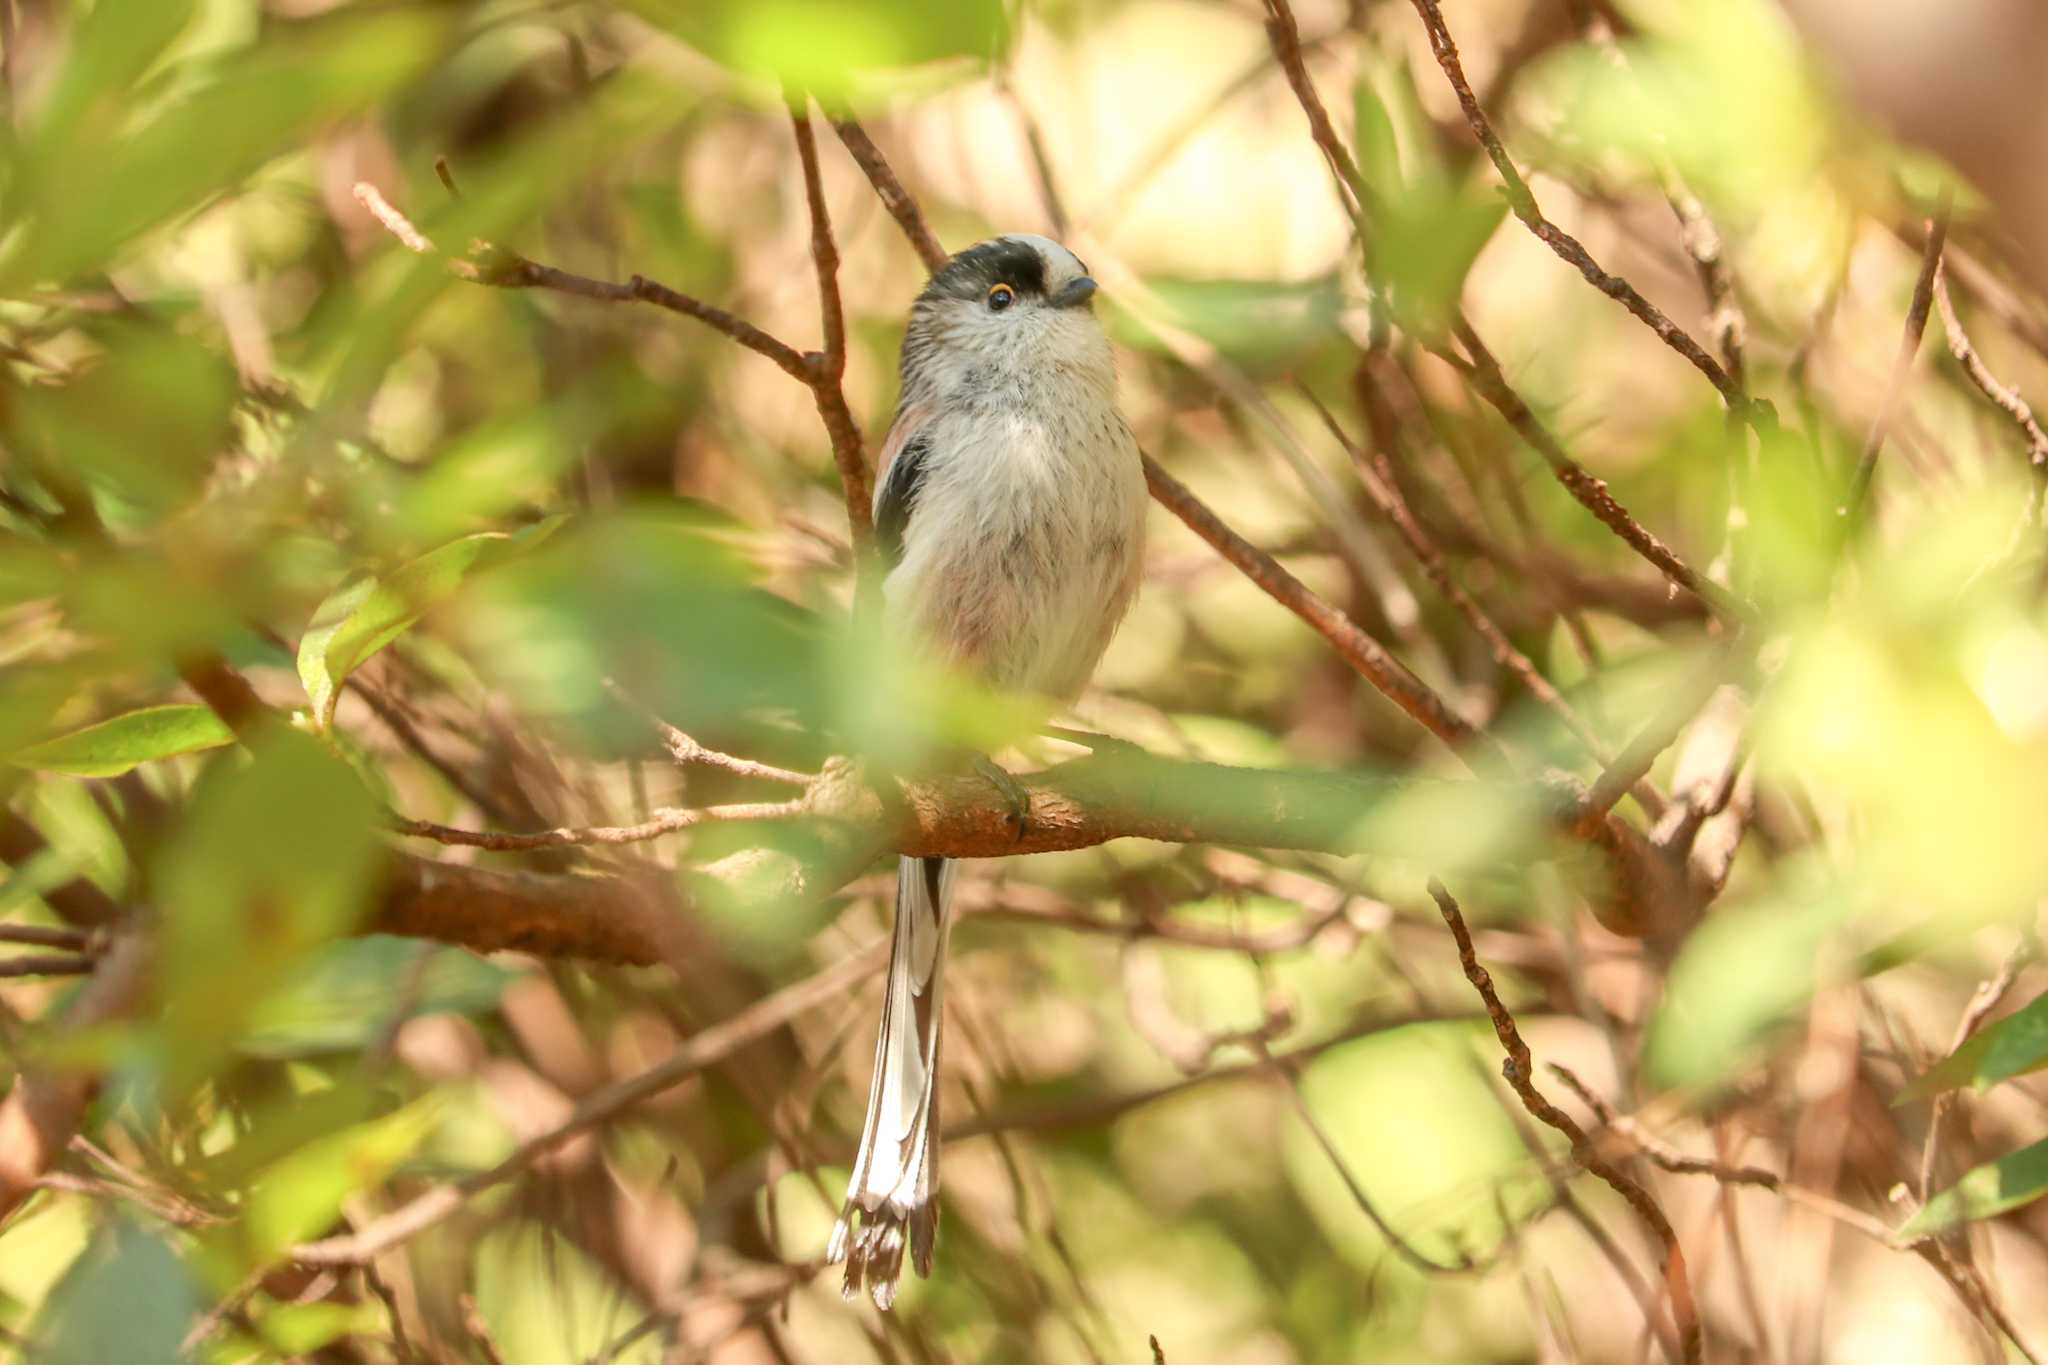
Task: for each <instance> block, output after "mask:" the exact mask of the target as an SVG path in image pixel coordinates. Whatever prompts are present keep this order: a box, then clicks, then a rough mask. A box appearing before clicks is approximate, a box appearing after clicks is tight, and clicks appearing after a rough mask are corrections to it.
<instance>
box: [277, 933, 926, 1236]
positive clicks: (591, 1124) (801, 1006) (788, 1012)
mask: <svg viewBox="0 0 2048 1365" xmlns="http://www.w3.org/2000/svg"><path fill="white" fill-rule="evenodd" d="M885 948H886V944H884V943H880V942H877V943H872V944H869V945H868V946H867V947H866V948H864V949H862V950H860V951H859V952H856V953H854V954H852V955H851V956H849V957H846V958H843V959H841V960H840V961H839V962H836V963H834V964H833V965H832V966H830V967H827V968H826V969H825V970H824V971H822V972H819V973H817V974H816V975H815V976H812V977H809V978H808V979H806V980H803V981H799V982H797V983H796V984H795V985H793V986H785V987H784V988H783V989H781V990H779V991H777V992H776V993H775V994H773V995H770V996H768V997H767V998H765V999H763V1000H760V1001H757V1002H756V1003H755V1004H753V1005H751V1006H749V1007H748V1008H747V1009H745V1010H742V1011H741V1012H740V1013H739V1014H736V1015H734V1016H733V1017H732V1018H730V1019H728V1020H726V1021H725V1022H723V1023H720V1024H714V1025H712V1026H711V1027H710V1028H707V1029H704V1030H703V1031H701V1032H699V1033H697V1034H696V1035H694V1036H693V1037H691V1038H690V1039H688V1040H687V1041H686V1042H684V1043H683V1044H682V1045H681V1046H680V1047H678V1048H677V1049H676V1050H675V1051H674V1052H673V1053H671V1054H669V1056H668V1057H667V1058H665V1059H664V1060H662V1061H661V1062H658V1063H656V1064H655V1065H654V1066H652V1067H649V1068H648V1069H647V1070H645V1071H643V1072H641V1073H640V1074H638V1075H636V1076H631V1077H628V1078H627V1079H625V1080H622V1081H615V1082H613V1083H612V1084H610V1085H608V1086H605V1087H604V1088H603V1089H601V1090H597V1091H594V1092H592V1093H591V1094H590V1095H588V1096H586V1097H584V1099H583V1101H582V1102H581V1103H580V1104H578V1105H577V1106H576V1108H575V1110H574V1111H573V1112H572V1113H571V1114H570V1115H569V1117H568V1118H567V1119H565V1120H563V1121H562V1122H561V1123H558V1124H556V1125H555V1126H554V1127H553V1128H550V1129H549V1130H548V1131H547V1132H545V1133H542V1134H541V1135H540V1136H539V1137H536V1138H533V1139H532V1140H530V1141H528V1142H524V1143H522V1144H520V1146H519V1147H518V1148H517V1149H515V1150H514V1151H513V1153H512V1154H511V1155H510V1156H508V1157H506V1158H505V1159H504V1160H503V1161H501V1162H499V1163H498V1164H497V1165H495V1166H493V1167H491V1168H489V1169H488V1170H484V1171H479V1172H477V1173H476V1174H474V1175H470V1176H466V1177H464V1178H463V1179H461V1180H458V1181H455V1182H453V1183H451V1184H447V1185H436V1186H434V1187H433V1188H432V1189H430V1190H428V1191H427V1192H426V1193H425V1194H422V1195H420V1196H419V1197H418V1198H416V1199H414V1200H413V1201H412V1202H411V1203H408V1204H405V1205H402V1206H400V1207H399V1208H397V1209H395V1210H393V1211H392V1212H390V1213H388V1214H386V1215H384V1216H383V1217H381V1218H378V1219H376V1220H374V1221H373V1222H371V1223H369V1224H368V1225H366V1226H365V1227H363V1228H361V1229H359V1230H358V1231H356V1232H353V1233H350V1234H348V1235H346V1236H341V1237H332V1238H329V1239H327V1240H326V1241H322V1242H308V1243H305V1244H303V1245H301V1246H299V1247H297V1248H295V1249H294V1250H293V1251H292V1253H291V1259H292V1260H294V1261H296V1262H298V1263H299V1264H301V1265H361V1264H364V1263H366V1262H368V1261H370V1260H373V1259H374V1258H376V1257H377V1256H380V1255H382V1254H383V1253H384V1252H386V1251H389V1250H391V1249H392V1248H393V1247H395V1246H398V1245H400V1244H401V1243H403V1242H405V1241H407V1240H409V1239H410V1238H412V1237H415V1236H417V1235H419V1234H420V1233H422V1232H424V1231H426V1230H427V1229H428V1228H430V1227H433V1226H434V1225H435V1224H436V1223H439V1222H441V1221H443V1220H444V1219H446V1218H448V1217H449V1216H450V1215H451V1214H454V1213H455V1212H457V1211H458V1210H459V1209H461V1208H462V1206H463V1205H464V1204H465V1203H467V1202H468V1201H469V1200H470V1198H472V1197H473V1196H475V1195H476V1194H478V1193H480V1192H481V1191H483V1190H487V1189H489V1188H491V1187H492V1186H494V1185H501V1184H503V1183H504V1182H505V1181H507V1180H510V1179H512V1178H513V1177H515V1176H517V1175H520V1174H521V1173H523V1172H524V1171H526V1170H527V1169H528V1168H530V1167H531V1166H532V1165H533V1164H534V1163H535V1162H537V1161H539V1160H540V1159H541V1158H542V1157H544V1156H546V1155H547V1154H548V1153H549V1152H552V1151H553V1150H555V1149H556V1148H557V1147H559V1146H561V1145H562V1144H563V1143H565V1142H567V1141H568V1140H569V1139H570V1138H573V1137H575V1136H576V1135H577V1134H579V1133H587V1132H589V1131H590V1130H591V1129H593V1128H597V1127H599V1126H601V1125H603V1124H604V1123H606V1122H607V1121H609V1120H610V1119H612V1118H614V1117H616V1116H617V1115H619V1114H621V1113H623V1112H625V1111H626V1110H628V1109H630V1108H632V1107H633V1106H634V1105H636V1104H639V1103H640V1102H641V1101H643V1100H647V1099H651V1098H652V1097H654V1096H655V1095H658V1094H660V1093H661V1092H662V1091H664V1090H667V1089H669V1088H671V1087H673V1086H675V1085H678V1084H680V1083H681V1082H683V1081H684V1080H687V1079H688V1078H689V1077H691V1076H694V1075H695V1074H697V1073H698V1072H699V1071H702V1070H704V1069H705V1068H706V1067H709V1066H713V1065H716V1064H717V1063H718V1062H720V1061H723V1060H724V1059H726V1058H727V1057H730V1056H732V1055H733V1054H734V1053H735V1052H737V1051H739V1050H740V1049H741V1048H743V1047H745V1046H746V1045H747V1044H749V1043H751V1042H754V1041H755V1040H756V1039H759V1038H764V1037H766V1036H768V1035H769V1034H771V1033H773V1032H775V1031H776V1030H777V1029H779V1028H781V1027H782V1026H783V1025H785V1024H787V1023H789V1021H790V1020H792V1019H794V1018H796V1017H797V1016H798V1015H800V1014H802V1013H804V1012H805V1011H806V1010H809V1009H812V1008H815V1007H816V1006H818V1005H821V1004H824V1003H825V1002H826V1001H828V1000H833V999H837V998H839V997H841V996H843V995H844V994H845V993H846V992H847V990H848V989H850V988H851V987H852V986H853V985H854V983H856V982H858V981H860V980H861V979H862V978H864V977H866V976H868V975H869V974H871V973H872V972H873V971H874V970H875V969H876V968H877V967H878V966H880V965H881V962H882V959H883V956H884V950H885Z"/></svg>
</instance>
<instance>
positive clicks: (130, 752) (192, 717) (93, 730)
mask: <svg viewBox="0 0 2048 1365" xmlns="http://www.w3.org/2000/svg"><path fill="white" fill-rule="evenodd" d="M234 738H235V736H234V732H233V731H231V730H229V729H228V727H227V723H226V722H225V721H223V720H221V718H220V717H219V716H217V715H215V714H214V711H213V708H212V707H210V706H195V705H189V704H178V705H171V706H145V707H144V708H142V709H141V710H140V711H130V712H128V713H127V714H125V715H119V716H115V717H113V718H112V719H110V720H103V721H100V722H99V723H98V724H96V725H88V726H86V727H85V728H84V729H83V730H73V731H72V732H71V733H70V734H66V735H57V736H55V737H54V738H51V739H46V740H43V741H41V742H40V743H36V744H31V745H29V746H28V747H26V748H23V749H17V750H15V751H14V752H13V753H12V754H9V755H8V757H7V761H8V762H9V763H11V764H13V765H14V766H15V767H17V768H32V769H35V770H37V771H39V772H48V773H63V774H64V775H66V776H67V777H119V776H120V775H121V774H122V773H125V772H127V771H128V770H129V769H130V768H133V767H134V766H135V765H137V764H138V763H151V762H154V761H156V760H157V759H163V758H175V757H177V756H178V755H179V754H190V753H197V752H198V751H199V750H201V749H217V748H219V747H220V746H221V745H223V744H231V743H233V742H234Z"/></svg>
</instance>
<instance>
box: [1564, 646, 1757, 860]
mask: <svg viewBox="0 0 2048 1365" xmlns="http://www.w3.org/2000/svg"><path fill="white" fill-rule="evenodd" d="M1728 658H1729V656H1728V653H1727V652H1726V651H1723V652H1721V653H1720V654H1719V655H1718V656H1717V657H1716V658H1715V659H1714V660H1713V661H1712V663H1710V664H1709V665H1708V666H1707V667H1706V668H1703V669H1701V670H1699V671H1698V672H1697V673H1695V674H1693V675H1692V676H1691V677H1689V678H1687V679H1686V681H1685V683H1684V684H1683V685H1682V686H1680V687H1678V688H1677V690H1676V691H1674V692H1673V693H1672V695H1671V697H1670V699H1669V700H1668V701H1666V703H1665V704H1664V705H1663V706H1662V707H1660V708H1659V709H1658V711H1657V714H1656V715H1654V716H1652V717H1650V719H1649V720H1647V721H1645V722H1644V723H1643V728H1642V729H1640V730H1638V731H1637V732H1636V735H1635V738H1633V739H1631V740H1630V741H1629V742H1628V744H1627V746H1626V747H1624V748H1623V749H1622V751H1621V753H1620V755H1618V756H1617V757H1616V758H1615V760H1614V761H1613V762H1612V763H1610V764H1609V765H1608V766H1607V769H1606V771H1605V772H1602V773H1601V774H1600V776H1599V777H1598V778H1596V779H1595V780H1594V782H1593V785H1592V787H1591V788H1589V789H1588V790H1587V792H1586V799H1585V800H1584V801H1582V802H1581V803H1580V804H1579V828H1580V829H1582V830H1590V829H1591V828H1592V827H1593V824H1594V823H1595V822H1597V821H1598V820H1599V819H1600V817H1601V816H1603V815H1605V814H1606V813H1607V812H1608V811H1609V810H1611V809H1613V807H1614V803H1615V802H1617V801H1619V800H1621V798H1622V796H1623V795H1624V794H1625V793H1627V792H1629V791H1631V790H1633V789H1634V788H1635V785H1636V783H1638V782H1639V781H1641V780H1642V778H1643V776H1644V775H1645V774H1646V773H1648V772H1649V771H1650V765H1651V764H1653V763H1655V762H1656V761H1657V755H1659V754H1661V753H1663V752H1664V751H1665V750H1666V749H1668V748H1670V747H1671V745H1672V744H1673V743H1674V742H1675V741H1676V740H1677V739H1678V736H1679V733H1680V732H1681V731H1682V730H1684V729H1685V727H1686V726H1687V725H1688V724H1690V723H1691V722H1692V721H1693V720H1694V719H1695V718H1697V717H1698V715H1699V713H1700V711H1701V709H1702V708H1704V707H1705V706H1706V704H1707V703H1708V702H1709V701H1711V700H1713V696H1714V693H1715V691H1716V690H1718V689H1719V688H1720V686H1721V683H1722V681H1723V680H1724V678H1725V677H1726V669H1727V666H1728Z"/></svg>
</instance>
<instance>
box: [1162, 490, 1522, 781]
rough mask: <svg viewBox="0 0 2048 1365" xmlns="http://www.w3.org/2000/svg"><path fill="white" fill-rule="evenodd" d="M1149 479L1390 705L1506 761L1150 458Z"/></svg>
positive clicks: (1440, 734)
mask: <svg viewBox="0 0 2048 1365" xmlns="http://www.w3.org/2000/svg"><path fill="white" fill-rule="evenodd" d="M1145 482H1146V484H1147V485H1148V486H1149V487H1150V488H1151V490H1152V496H1153V497H1154V498H1156V499H1157V500H1158V501H1159V502H1160V503H1161V504H1163V505H1164V506H1165V507H1166V508H1167V510H1169V511H1171V512H1172V513H1173V514H1174V515H1175V516H1177V517H1179V518H1180V519H1181V520H1182V521H1183V522H1185V523H1186V524H1187V526H1188V529H1189V530H1191V531H1193V532H1194V533H1195V534H1196V535H1198V536H1200V537H1201V538H1202V539H1203V540H1205V541H1207V542H1208V543H1209V544H1210V546H1211V547H1213V548H1214V549H1215V550H1216V552H1217V553H1218V554H1220V555H1222V556H1223V557H1224V558H1225V559H1226V560H1229V561H1230V563H1231V564H1232V565H1234V566H1235V567H1236V568H1237V569H1238V571H1239V572H1241V573H1243V574H1244V576H1245V577H1247V578H1249V579H1251V580H1252V581H1253V582H1254V583H1256V584H1258V585H1259V587H1261V588H1262V589H1264V590H1265V591H1266V593H1267V594H1268V595H1269V596H1271V597H1272V598H1273V599H1274V600H1275V601H1277V602H1279V603H1280V604H1281V605H1282V606H1284V607H1286V608H1287V609H1288V610H1289V611H1292V612H1293V613H1294V614H1295V615H1296V616H1299V617H1300V618H1301V619H1302V620H1304V621H1306V622H1307V623H1308V624H1309V625H1310V626H1311V627H1312V628H1314V630H1315V631H1316V633H1317V634H1319V635H1321V636H1322V637H1323V638H1324V639H1325V640H1327V641H1329V643H1330V646H1331V648H1333V649H1335V650H1336V651H1337V653H1338V655H1339V656H1340V657H1341V658H1342V659H1343V660H1344V662H1346V663H1348V664H1350V665H1351V667H1352V668H1354V669H1355V670H1357V672H1358V673H1359V675H1360V676H1362V677H1363V678H1365V680H1366V681H1368V682H1370V683H1371V684H1372V685H1373V686H1374V687H1376V688H1378V689H1379V690H1380V691H1381V692H1382V693H1384V694H1385V695H1386V697H1387V699H1388V700H1389V701H1391V702H1393V703H1394V704H1395V705H1396V706H1398V707H1400V708H1401V709H1402V710H1403V711H1405V712H1407V713H1408V715H1409V716H1410V717H1411V718H1413V719H1414V720H1415V722H1416V723H1417V724H1419V725H1421V726H1422V727H1423V728H1424V729H1426V730H1428V731H1429V732H1430V733H1431V734H1433V735H1435V736H1436V737H1437V738H1438V739H1440V740H1442V741H1443V742H1444V743H1445V744H1448V745H1450V746H1451V747H1452V748H1453V749H1455V750H1459V751H1460V753H1461V756H1465V757H1466V761H1467V762H1470V761H1472V760H1471V757H1470V756H1469V753H1468V751H1469V750H1477V751H1479V754H1480V756H1481V758H1482V759H1484V758H1488V757H1493V758H1499V759H1501V761H1503V762H1504V761H1505V759H1504V756H1503V755H1500V753H1499V747H1498V744H1497V743H1496V741H1494V740H1493V739H1492V737H1491V736H1488V735H1485V734H1484V733H1483V732H1481V731H1478V730H1475V729H1473V728H1472V726H1471V724H1470V723H1469V722H1468V721H1466V720H1465V718H1464V717H1463V716H1460V715H1459V714H1458V713H1457V712H1456V711H1453V710H1452V709H1451V708H1450V706H1449V705H1447V704H1446V703H1445V702H1444V699H1443V698H1442V697H1439V696H1438V695H1437V694H1436V692H1435V691H1433V690H1432V689H1431V688H1430V686H1429V684H1428V683H1425V682H1424V681H1422V679H1420V678H1418V677H1416V676H1415V675H1414V674H1413V673H1412V672H1410V671H1409V670H1408V667H1407V665H1405V664H1403V663H1402V662H1401V661H1400V660H1399V659H1396V658H1395V657H1394V656H1393V655H1392V654H1390V653H1388V652H1387V650H1386V648H1385V647H1384V646H1382V645H1381V644H1380V643H1379V641H1377V640H1375V639H1373V638H1372V637H1371V636H1370V635H1367V634H1366V633H1365V632H1364V631H1363V630H1361V629H1359V628H1358V625H1357V623H1356V622H1354V621H1352V619H1351V618H1350V617H1348V616H1346V615H1345V614H1344V613H1343V612H1341V611H1339V610H1337V608H1335V607H1333V606H1331V605H1330V604H1329V603H1328V602H1326V601H1324V600H1323V599H1322V598H1321V597H1318V596H1317V595H1316V594H1315V593H1314V592H1311V591H1310V590H1309V588H1308V585H1307V584H1305V583H1303V582H1302V581H1301V580H1300V579H1298V578H1296V577H1295V576H1294V575H1293V574H1291V573H1289V572H1287V570H1286V569H1284V568H1282V567H1281V566H1280V562H1279V561H1278V560H1276V559H1274V558H1273V557H1272V556H1271V555H1269V554H1267V553H1266V552H1265V551H1264V550H1261V549H1259V548H1258V547H1257V546H1256V545H1253V544H1252V543H1251V542H1250V541H1248V540H1246V539H1245V538H1244V537H1243V536H1240V535H1239V534H1238V533H1237V532H1235V531H1233V530H1231V529H1230V528H1229V527H1228V526H1226V525H1224V524H1223V521H1222V519H1221V518H1220V517H1218V516H1217V515H1216V514H1215V513H1214V512H1212V511H1210V510H1209V508H1208V507H1207V506H1206V505H1204V504H1203V503H1202V501H1201V500H1200V499H1199V498H1197V497H1195V495H1194V494H1193V493H1191V492H1189V491H1188V488H1187V486H1186V485H1184V484H1182V483H1181V482H1180V480H1178V479H1176V478H1174V477H1173V475H1171V474H1169V473H1167V472H1166V471H1165V470H1164V469H1162V468H1160V467H1159V465H1158V463H1157V462H1156V461H1154V460H1153V459H1152V458H1151V457H1150V456H1146V457H1145Z"/></svg>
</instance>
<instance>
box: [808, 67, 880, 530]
mask: <svg viewBox="0 0 2048 1365" xmlns="http://www.w3.org/2000/svg"><path fill="white" fill-rule="evenodd" d="M789 121H790V126H791V128H792V129H793V130H794V131H795V133H796V151H797V158H798V159H799V160H800V161H802V163H803V170H804V201H805V203H806V205H807V206H808V208H809V210H810V215H811V262H812V264H813V265H814V266H815V267H816V268H817V272H818V313H819V321H820V324H821V326H822V329H823V331H824V335H825V349H824V351H823V352H822V353H813V354H811V355H807V356H805V357H804V368H805V369H806V370H807V371H808V372H809V378H808V380H807V381H806V382H807V383H808V384H809V385H810V389H811V396H812V398H813V399H815V400H816V402H817V405H818V420H820V421H821V422H823V423H824V424H825V434H826V436H827V437H829V438H830V439H831V442H832V459H833V462H834V463H836V464H837V465H838V466H839V482H840V485H841V487H842V488H843V489H844V490H845V493H846V520H847V524H848V525H849V526H850V527H851V528H852V531H853V550H854V562H855V563H856V564H861V563H865V562H866V560H867V558H868V552H869V551H870V550H872V549H873V548H874V541H875V524H874V516H873V509H872V508H871V507H870V506H869V501H870V490H869V485H868V462H867V454H866V452H865V451H864V450H863V449H862V444H861V436H860V424H859V423H857V422H855V421H854V420H853V412H852V410H851V409H849V408H848V407H847V406H846V387H845V384H844V383H843V382H842V381H843V380H844V378H845V375H846V311H845V307H844V305H843V304H842V303H841V302H840V298H839V247H838V245H837V243H835V242H834V241H833V240H832V219H831V217H830V215H829V214H828V213H827V212H826V210H825V186H824V181H823V178H822V177H821V175H820V173H819V170H818V141H817V138H816V136H815V135H814V134H813V133H812V131H811V115H810V112H809V111H808V110H807V109H805V108H804V107H803V106H802V105H801V104H797V103H792V104H791V105H790V110H789Z"/></svg>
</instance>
